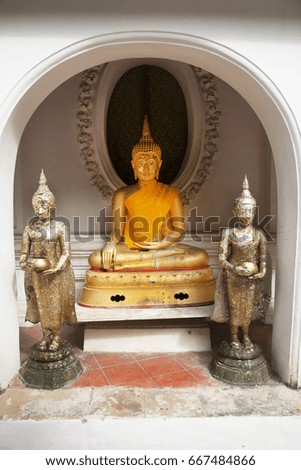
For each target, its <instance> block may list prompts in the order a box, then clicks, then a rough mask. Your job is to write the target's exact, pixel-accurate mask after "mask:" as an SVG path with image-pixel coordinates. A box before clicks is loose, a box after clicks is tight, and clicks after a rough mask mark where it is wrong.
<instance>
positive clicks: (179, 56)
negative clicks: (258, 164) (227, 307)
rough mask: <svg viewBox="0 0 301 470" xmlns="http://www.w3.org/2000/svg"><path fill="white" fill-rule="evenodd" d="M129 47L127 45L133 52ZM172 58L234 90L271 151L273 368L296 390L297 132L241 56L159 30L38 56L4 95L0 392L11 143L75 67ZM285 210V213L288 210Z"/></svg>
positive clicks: (299, 273) (6, 369) (12, 332)
mask: <svg viewBox="0 0 301 470" xmlns="http://www.w3.org/2000/svg"><path fill="white" fill-rule="evenodd" d="M133 46H134V47H133ZM140 57H145V58H147V57H158V58H162V59H164V58H169V59H170V58H172V59H174V60H178V61H181V62H186V63H189V64H192V65H195V66H197V67H200V68H204V69H206V70H208V71H210V72H211V73H213V74H214V75H216V76H218V77H220V78H221V79H223V80H224V81H225V82H227V83H228V84H229V85H231V86H232V87H233V88H234V89H236V90H237V91H238V92H239V93H240V94H241V95H242V96H243V97H244V98H245V99H246V101H247V102H248V103H249V104H250V105H251V107H252V108H253V109H254V111H255V112H256V114H257V115H258V117H259V119H260V120H261V122H262V124H263V126H264V128H265V131H266V133H267V136H268V138H269V140H270V144H271V147H272V151H273V156H274V160H275V167H276V177H277V187H278V243H277V285H276V302H275V321H274V331H273V354H272V355H273V358H272V360H273V366H274V368H275V370H276V371H277V372H278V373H279V374H280V376H281V377H282V379H283V380H284V381H285V382H287V383H288V384H290V385H291V386H301V360H300V353H301V343H300V335H301V328H300V326H301V309H300V308H299V305H300V302H301V296H298V292H299V291H300V292H301V266H300V265H298V263H297V260H298V257H299V238H300V233H301V224H300V218H299V201H300V200H301V199H300V198H301V194H300V185H299V175H300V174H301V173H300V163H301V149H300V132H299V129H298V126H297V124H296V121H295V119H294V115H293V114H292V112H291V110H290V108H289V105H288V104H287V103H286V101H285V99H284V97H283V96H282V95H281V93H280V92H279V90H278V89H277V88H276V86H275V85H274V84H273V82H272V81H271V80H270V79H269V78H268V77H267V76H266V75H265V74H264V71H262V70H259V69H258V68H257V67H256V66H255V65H254V64H253V63H251V62H250V61H248V59H247V58H245V57H242V56H241V55H239V54H238V53H237V52H235V51H233V50H231V49H229V48H226V47H224V46H222V45H221V44H217V43H214V42H211V41H207V40H205V39H203V38H199V37H195V36H189V35H183V34H171V33H161V32H127V33H118V34H110V35H103V36H98V37H94V38H89V39H86V40H84V41H81V42H79V43H76V44H73V45H71V46H70V47H67V48H66V49H64V50H61V51H58V52H57V53H56V54H54V55H52V56H51V57H48V58H45V60H44V61H43V62H42V63H39V64H38V65H37V66H36V67H35V68H34V69H32V70H31V71H30V72H29V73H28V74H27V75H25V76H24V77H23V79H22V80H21V81H20V82H19V83H18V84H17V86H16V87H15V88H14V89H13V90H12V91H11V93H10V95H9V96H8V98H7V99H6V101H5V103H4V105H3V106H2V108H1V111H0V148H1V157H0V207H1V209H0V211H1V216H2V217H1V229H2V230H1V231H0V255H1V256H0V274H1V283H0V298H1V302H2V305H3V306H4V308H3V307H2V312H1V319H0V321H1V331H0V387H2V388H5V387H6V386H7V384H8V383H9V381H10V380H11V378H12V377H13V376H14V374H15V373H16V372H17V370H18V367H19V345H18V322H17V308H16V293H15V283H14V276H15V267H14V266H15V260H14V244H13V182H14V168H15V162H16V156H17V150H18V146H19V142H20V139H21V136H22V133H23V130H24V128H25V126H26V124H27V122H28V120H29V118H30V117H31V115H32V113H33V112H34V110H35V109H36V108H37V107H38V105H39V104H40V103H41V102H42V100H43V99H45V98H46V96H47V95H48V94H49V93H50V92H52V91H53V90H54V89H55V88H56V87H58V86H59V85H60V84H61V83H62V82H64V81H65V80H67V79H68V78H70V77H72V76H73V75H75V74H77V73H79V72H80V71H81V70H84V69H87V68H89V67H92V66H94V65H96V64H101V63H105V62H110V61H113V60H119V59H128V58H140ZM288 208H289V209H290V210H288Z"/></svg>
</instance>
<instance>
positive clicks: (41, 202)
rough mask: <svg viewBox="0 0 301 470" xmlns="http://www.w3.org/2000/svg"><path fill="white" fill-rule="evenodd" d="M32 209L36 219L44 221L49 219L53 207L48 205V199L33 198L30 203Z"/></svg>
mask: <svg viewBox="0 0 301 470" xmlns="http://www.w3.org/2000/svg"><path fill="white" fill-rule="evenodd" d="M32 207H33V210H34V213H35V216H36V217H38V219H41V220H46V219H50V218H51V216H52V210H53V205H52V204H51V203H50V201H49V200H48V198H44V197H40V196H37V197H35V198H34V199H33V201H32Z"/></svg>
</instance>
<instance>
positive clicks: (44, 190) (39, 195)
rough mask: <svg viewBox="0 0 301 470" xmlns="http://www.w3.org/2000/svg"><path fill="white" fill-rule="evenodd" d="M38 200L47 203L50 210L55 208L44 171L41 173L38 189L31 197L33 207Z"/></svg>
mask: <svg viewBox="0 0 301 470" xmlns="http://www.w3.org/2000/svg"><path fill="white" fill-rule="evenodd" d="M38 199H43V201H46V202H48V204H49V206H50V207H51V208H54V207H55V199H54V195H53V193H52V192H51V191H50V189H49V188H48V185H47V180H46V176H45V173H44V170H42V171H41V175H40V181H39V187H38V190H37V191H36V192H35V193H34V195H33V197H32V204H33V205H34V204H35V203H36V202H37V201H38Z"/></svg>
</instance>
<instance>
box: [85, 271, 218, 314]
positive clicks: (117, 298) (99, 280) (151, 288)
mask: <svg viewBox="0 0 301 470" xmlns="http://www.w3.org/2000/svg"><path fill="white" fill-rule="evenodd" d="M214 292H215V282H214V280H213V277H212V270H211V268H210V267H209V266H206V267H204V268H198V269H178V270H169V271H167V270H158V271H155V270H152V271H142V270H141V271H112V272H107V271H100V270H89V271H87V273H86V282H85V286H84V288H83V290H82V292H81V295H80V299H79V302H78V303H79V305H81V306H83V307H96V308H97V307H98V308H100V307H102V308H108V307H109V308H114V307H116V308H117V307H118V308H120V307H136V308H137V307H140V308H141V307H177V306H182V307H184V306H198V305H208V304H212V303H213V300H214Z"/></svg>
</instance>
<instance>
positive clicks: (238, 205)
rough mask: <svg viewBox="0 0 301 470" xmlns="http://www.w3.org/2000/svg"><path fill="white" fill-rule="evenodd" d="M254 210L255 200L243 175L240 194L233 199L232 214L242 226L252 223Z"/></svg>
mask: <svg viewBox="0 0 301 470" xmlns="http://www.w3.org/2000/svg"><path fill="white" fill-rule="evenodd" d="M255 212H256V201H255V199H254V198H253V196H252V194H251V192H250V189H249V181H248V178H247V175H245V178H244V181H243V184H242V188H241V195H240V196H239V197H238V198H237V199H235V203H234V209H233V214H234V215H235V217H236V218H237V220H238V221H239V222H240V223H241V225H243V226H245V227H246V226H247V225H250V224H252V222H253V219H254V216H255Z"/></svg>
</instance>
